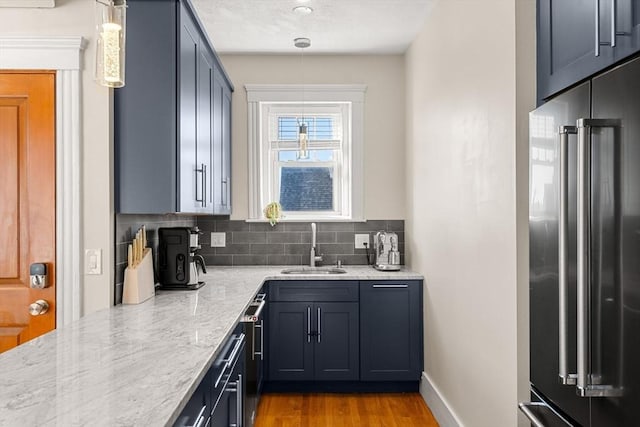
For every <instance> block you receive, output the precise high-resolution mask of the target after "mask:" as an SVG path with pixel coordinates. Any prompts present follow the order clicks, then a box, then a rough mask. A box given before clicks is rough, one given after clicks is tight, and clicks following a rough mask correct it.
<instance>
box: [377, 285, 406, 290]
mask: <svg viewBox="0 0 640 427" xmlns="http://www.w3.org/2000/svg"><path fill="white" fill-rule="evenodd" d="M372 287H373V288H379V289H401V288H408V287H409V285H372Z"/></svg>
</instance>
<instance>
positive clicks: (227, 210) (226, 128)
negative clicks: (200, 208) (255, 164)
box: [222, 84, 232, 215]
mask: <svg viewBox="0 0 640 427" xmlns="http://www.w3.org/2000/svg"><path fill="white" fill-rule="evenodd" d="M222 196H223V197H222V206H223V207H224V211H223V213H224V214H225V215H231V211H232V206H231V89H230V88H229V86H228V85H226V84H225V85H224V86H222Z"/></svg>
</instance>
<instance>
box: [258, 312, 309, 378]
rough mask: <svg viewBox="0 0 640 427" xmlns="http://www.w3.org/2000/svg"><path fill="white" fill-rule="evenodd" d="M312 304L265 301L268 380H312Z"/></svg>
mask: <svg viewBox="0 0 640 427" xmlns="http://www.w3.org/2000/svg"><path fill="white" fill-rule="evenodd" d="M312 310H313V304H311V303H305V302H272V303H270V304H269V340H268V341H269V343H268V347H269V379H270V380H272V381H292V380H301V381H308V380H312V379H313V340H312V338H314V337H312V336H311V333H312V331H313V330H314V329H313V324H312V322H313V319H315V317H313V316H312Z"/></svg>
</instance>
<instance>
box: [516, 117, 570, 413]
mask: <svg viewBox="0 0 640 427" xmlns="http://www.w3.org/2000/svg"><path fill="white" fill-rule="evenodd" d="M576 133H578V129H577V128H576V127H575V126H560V127H559V128H558V134H559V136H560V147H559V148H560V204H559V205H560V218H559V221H558V222H559V225H558V317H559V322H558V338H559V339H558V341H559V342H558V344H559V346H558V349H559V351H558V356H559V357H558V376H559V377H560V383H561V384H565V385H575V383H576V374H569V372H568V370H569V368H568V366H567V364H568V362H567V346H568V339H569V338H568V334H569V278H568V275H567V271H568V270H567V264H568V262H569V245H568V240H569V214H568V212H569V176H568V175H569V135H575V134H576ZM523 412H524V410H523Z"/></svg>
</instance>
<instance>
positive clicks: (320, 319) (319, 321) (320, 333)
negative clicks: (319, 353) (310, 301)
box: [318, 307, 322, 344]
mask: <svg viewBox="0 0 640 427" xmlns="http://www.w3.org/2000/svg"><path fill="white" fill-rule="evenodd" d="M321 316H322V315H321V314H320V307H318V344H319V343H320V335H322V326H321V325H322V317H321Z"/></svg>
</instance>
